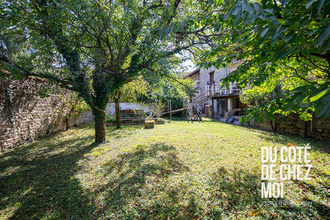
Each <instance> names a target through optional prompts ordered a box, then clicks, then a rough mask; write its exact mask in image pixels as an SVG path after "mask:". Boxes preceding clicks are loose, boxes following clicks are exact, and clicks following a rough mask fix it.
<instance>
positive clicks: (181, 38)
mask: <svg viewBox="0 0 330 220" xmlns="http://www.w3.org/2000/svg"><path fill="white" fill-rule="evenodd" d="M201 5H202V6H203V3H201V2H198V1H196V2H195V1H187V2H181V1H180V0H153V1H152V0H143V1H142V0H109V1H106V0H97V1H90V0H70V1H68V0H63V1H55V0H31V1H24V0H21V1H20V0H18V1H9V2H8V1H3V2H2V3H1V6H0V7H1V8H0V10H1V17H0V25H1V30H0V40H1V45H0V49H1V51H0V69H1V70H2V71H0V72H1V74H2V76H4V77H38V78H41V79H46V80H47V81H48V82H50V83H53V84H56V85H57V86H60V87H63V88H66V89H69V90H71V91H75V92H77V93H78V95H79V96H80V97H82V98H83V99H84V100H85V102H86V103H87V104H88V105H89V106H90V108H91V109H92V112H93V115H94V118H95V141H96V142H103V141H105V139H106V137H105V109H106V105H107V103H108V101H109V98H110V97H111V96H112V95H113V94H115V93H116V91H119V89H120V88H121V86H122V85H124V84H125V83H127V82H129V81H131V80H132V79H133V78H134V76H136V75H138V74H139V73H140V72H141V71H143V70H145V69H148V70H153V67H154V66H155V64H157V63H158V62H164V60H166V59H167V58H168V57H171V56H173V55H174V54H176V53H178V52H180V51H182V50H184V49H187V48H188V47H189V46H191V45H198V44H200V42H198V41H196V39H195V38H194V37H189V35H191V34H192V33H194V29H193V27H192V26H190V27H189V28H188V26H189V25H188V23H187V19H185V17H186V16H187V17H188V16H189V18H190V20H193V19H191V18H192V17H198V16H199V15H200V13H202V14H203V7H201V8H200V6H201ZM204 11H207V8H205V10H204Z"/></svg>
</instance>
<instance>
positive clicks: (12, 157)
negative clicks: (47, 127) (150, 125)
mask: <svg viewBox="0 0 330 220" xmlns="http://www.w3.org/2000/svg"><path fill="white" fill-rule="evenodd" d="M93 135H94V130H93V126H92V125H91V124H89V125H84V126H82V127H79V128H75V129H72V130H69V131H66V132H62V133H60V134H56V135H54V136H51V137H47V138H44V139H40V140H38V141H36V142H33V143H30V144H27V145H25V146H23V147H21V148H19V149H16V150H13V151H10V152H7V153H5V154H3V155H0V168H1V170H0V216H1V217H2V218H4V219H7V218H10V217H11V218H13V219H15V218H16V219H33V218H36V219H70V218H78V219H109V218H110V219H137V218H144V219H199V218H201V219H228V218H234V219H235V218H237V219H244V218H260V219H265V218H282V219H287V218H289V219H290V218H291V219H302V218H305V219H306V218H307V219H308V218H319V219H322V218H326V217H327V216H328V215H327V214H328V213H329V174H330V165H329V154H328V153H327V152H326V151H327V150H326V149H327V148H325V147H326V146H325V144H324V143H323V142H320V141H315V140H306V139H302V138H299V137H292V136H284V135H280V134H271V133H268V132H264V131H260V130H256V129H250V128H246V127H240V126H232V125H228V124H223V123H219V122H215V121H212V120H206V121H204V122H194V123H191V122H186V121H178V122H171V123H166V124H159V125H158V124H157V125H155V128H154V129H149V130H146V129H144V128H143V126H142V125H133V126H128V125H124V126H123V128H122V129H119V130H116V129H115V128H114V127H107V140H108V141H107V143H104V144H101V145H96V144H93ZM292 142H294V143H295V144H296V145H298V146H303V145H306V144H308V143H309V144H310V146H311V147H312V149H311V160H312V165H313V170H312V173H311V177H312V180H309V181H287V182H286V183H285V197H284V198H283V199H277V200H276V199H262V198H261V194H260V188H261V187H260V184H261V181H260V175H261V173H260V172H261V160H260V156H261V147H263V146H273V147H275V146H277V147H281V146H287V145H288V144H290V143H292Z"/></svg>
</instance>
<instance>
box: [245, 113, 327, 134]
mask: <svg viewBox="0 0 330 220" xmlns="http://www.w3.org/2000/svg"><path fill="white" fill-rule="evenodd" d="M275 121H276V131H279V132H283V133H289V134H294V135H299V136H301V137H312V138H316V139H323V140H330V119H327V120H323V119H321V118H316V117H314V118H313V120H312V121H308V122H305V121H302V120H300V118H299V116H298V115H295V114H291V115H289V116H283V115H275ZM250 124H251V125H252V126H253V127H257V128H261V129H264V130H271V125H270V122H269V120H268V119H265V118H264V120H263V122H262V123H258V122H256V121H253V122H251V123H250ZM273 126H274V127H275V124H274V123H273Z"/></svg>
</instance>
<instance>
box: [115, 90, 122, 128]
mask: <svg viewBox="0 0 330 220" xmlns="http://www.w3.org/2000/svg"><path fill="white" fill-rule="evenodd" d="M120 95H121V92H120V91H119V90H118V91H116V93H115V95H114V101H115V110H116V125H117V129H119V128H120V126H121V118H120V108H119V101H120Z"/></svg>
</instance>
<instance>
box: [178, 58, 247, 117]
mask: <svg viewBox="0 0 330 220" xmlns="http://www.w3.org/2000/svg"><path fill="white" fill-rule="evenodd" d="M241 63H242V60H235V61H234V62H233V64H232V65H231V66H230V67H226V68H221V69H219V70H218V69H216V68H215V67H211V68H208V69H205V68H201V69H197V70H195V71H193V72H191V73H190V74H188V75H187V76H185V77H184V79H187V78H190V79H192V80H193V81H194V82H195V86H196V91H197V92H196V94H195V95H194V97H193V98H192V102H193V103H196V104H198V105H199V106H200V108H201V109H202V114H204V115H205V113H206V112H205V111H206V109H207V106H208V105H209V106H211V111H212V116H213V118H220V120H221V121H225V122H228V121H229V122H230V123H232V122H235V123H238V120H239V118H240V116H241V115H242V112H243V111H242V110H243V108H245V105H244V104H243V103H241V101H240V98H239V95H240V92H241V91H240V89H239V87H238V86H237V84H236V83H230V85H229V88H228V89H226V88H222V89H221V90H220V82H221V80H222V79H223V78H225V77H226V76H227V75H228V74H230V73H231V72H233V71H235V70H236V69H237V67H238V66H239V65H241ZM231 118H232V119H231Z"/></svg>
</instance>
